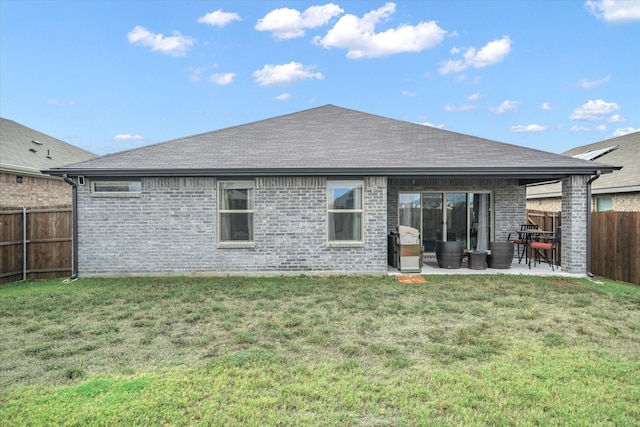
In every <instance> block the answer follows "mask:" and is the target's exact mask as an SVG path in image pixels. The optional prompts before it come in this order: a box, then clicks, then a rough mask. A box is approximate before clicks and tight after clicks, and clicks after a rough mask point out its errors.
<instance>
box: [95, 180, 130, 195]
mask: <svg viewBox="0 0 640 427" xmlns="http://www.w3.org/2000/svg"><path fill="white" fill-rule="evenodd" d="M141 191H142V183H141V182H140V181H92V182H91V192H92V193H95V194H140V192H141Z"/></svg>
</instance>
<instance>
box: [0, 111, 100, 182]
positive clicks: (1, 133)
mask: <svg viewBox="0 0 640 427" xmlns="http://www.w3.org/2000/svg"><path fill="white" fill-rule="evenodd" d="M95 157H97V156H96V155H95V154H93V153H90V152H89V151H86V150H83V149H82V148H78V147H75V146H73V145H71V144H67V143H66V142H64V141H61V140H59V139H56V138H53V137H51V136H49V135H45V134H44V133H42V132H38V131H36V130H33V129H31V128H28V127H26V126H23V125H21V124H20V123H16V122H14V121H13V120H8V119H4V118H0V171H2V172H8V173H12V174H18V175H20V174H25V175H35V176H38V175H42V173H41V172H40V171H41V170H43V169H49V168H54V167H60V166H63V165H67V164H70V163H78V162H83V161H86V160H89V159H92V158H95ZM44 177H46V176H44Z"/></svg>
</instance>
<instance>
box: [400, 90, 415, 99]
mask: <svg viewBox="0 0 640 427" xmlns="http://www.w3.org/2000/svg"><path fill="white" fill-rule="evenodd" d="M402 94H403V95H404V96H408V97H411V98H413V97H414V96H416V93H415V92H409V91H408V90H403V91H402Z"/></svg>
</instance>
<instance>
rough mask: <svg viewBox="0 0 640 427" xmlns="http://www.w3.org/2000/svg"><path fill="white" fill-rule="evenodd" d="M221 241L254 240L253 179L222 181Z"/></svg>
mask: <svg viewBox="0 0 640 427" xmlns="http://www.w3.org/2000/svg"><path fill="white" fill-rule="evenodd" d="M218 224H219V238H218V240H219V241H220V242H253V181H220V182H219V185H218Z"/></svg>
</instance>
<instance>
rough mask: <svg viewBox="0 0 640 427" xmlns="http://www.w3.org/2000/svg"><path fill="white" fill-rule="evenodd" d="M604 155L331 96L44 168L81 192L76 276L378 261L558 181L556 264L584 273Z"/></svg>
mask: <svg viewBox="0 0 640 427" xmlns="http://www.w3.org/2000/svg"><path fill="white" fill-rule="evenodd" d="M616 169H617V167H615V166H607V165H602V164H596V163H593V162H589V161H586V160H581V159H575V158H571V157H566V156H561V155H556V154H551V153H547V152H544V151H539V150H534V149H529V148H524V147H519V146H516V145H509V144H504V143H500V142H496V141H490V140H487V139H483V138H477V137H473V136H469V135H462V134H459V133H454V132H450V131H446V130H442V129H437V128H433V127H428V126H424V125H420V124H416V123H409V122H404V121H400V120H394V119H391V118H386V117H381V116H377V115H373V114H368V113H364V112H359V111H354V110H351V109H346V108H341V107H337V106H333V105H325V106H322V107H317V108H312V109H309V110H304V111H300V112H296V113H292V114H288V115H283V116H279V117H274V118H270V119H266V120H261V121H257V122H253V123H249V124H245V125H240V126H234V127H229V128H226V129H221V130H217V131H213V132H208V133H203V134H200V135H193V136H187V137H184V138H180V139H176V140H172V141H168V142H164V143H160V144H156V145H150V146H145V147H142V148H138V149H134V150H130V151H124V152H120V153H115V154H111V155H107V156H104V157H99V158H97V159H93V160H89V161H86V162H82V163H77V164H74V165H70V166H66V167H61V168H51V169H49V170H47V171H46V172H47V173H49V174H52V175H55V176H61V177H64V179H65V180H67V182H69V183H70V184H71V185H72V186H73V188H74V189H75V190H74V191H75V193H76V201H75V209H76V211H77V215H76V218H77V227H76V232H77V236H76V237H77V238H76V242H77V250H76V252H75V256H76V257H77V258H76V271H77V272H78V273H79V274H80V275H87V276H88V275H113V274H153V273H165V274H169V273H177V274H187V273H203V274H204V273H234V272H243V273H250V272H256V273H269V272H271V273H284V272H312V273H320V272H340V273H345V272H351V273H379V274H383V273H385V272H387V235H388V233H389V232H390V231H392V230H395V229H396V227H397V226H398V225H410V226H413V227H415V228H417V229H419V230H420V233H421V238H422V240H423V243H424V246H425V251H426V252H432V251H433V250H434V244H435V242H436V241H437V240H456V241H463V242H465V245H466V247H467V248H469V249H478V248H480V249H484V248H487V246H488V245H489V242H491V241H494V240H495V241H504V240H506V239H507V236H508V235H509V233H510V232H512V231H514V230H515V229H516V228H517V227H519V225H520V224H521V223H523V222H524V221H525V215H526V198H525V189H526V185H527V184H531V183H535V182H541V181H549V180H552V179H559V180H561V181H562V186H563V188H562V192H563V196H565V197H563V210H562V215H563V217H562V224H563V248H564V251H563V254H564V256H563V271H567V272H572V273H586V272H587V265H586V262H587V247H586V245H585V240H586V236H587V226H586V224H587V221H586V217H587V212H588V211H587V204H588V201H587V189H588V185H589V181H590V179H591V177H592V176H594V175H596V174H598V173H608V172H611V171H613V170H616Z"/></svg>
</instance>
